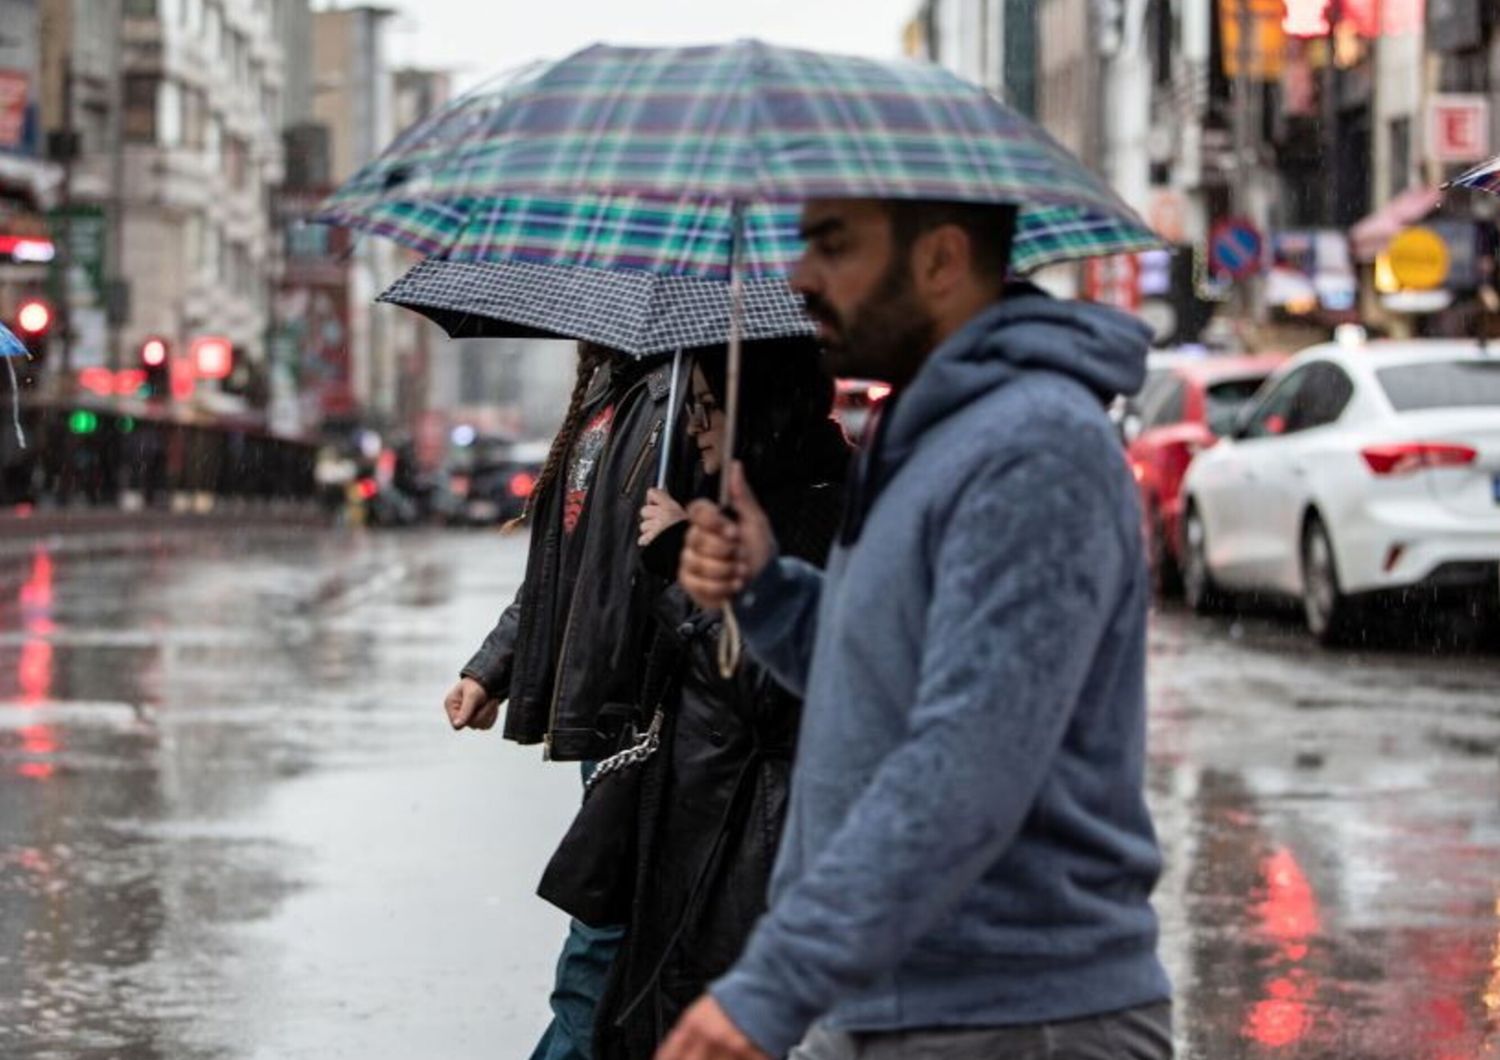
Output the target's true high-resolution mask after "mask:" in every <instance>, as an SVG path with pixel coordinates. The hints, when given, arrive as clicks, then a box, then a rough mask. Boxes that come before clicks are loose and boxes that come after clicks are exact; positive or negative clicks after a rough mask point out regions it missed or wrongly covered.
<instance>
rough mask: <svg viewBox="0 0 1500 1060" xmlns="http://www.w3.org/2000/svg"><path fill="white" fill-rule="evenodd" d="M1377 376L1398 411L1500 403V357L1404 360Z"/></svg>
mask: <svg viewBox="0 0 1500 1060" xmlns="http://www.w3.org/2000/svg"><path fill="white" fill-rule="evenodd" d="M1375 378H1377V379H1379V380H1380V386H1381V388H1382V389H1383V390H1385V395H1386V397H1388V398H1390V399H1391V405H1392V407H1394V408H1395V410H1396V411H1397V412H1421V411H1422V410H1424V409H1464V408H1493V407H1500V360H1494V361H1424V362H1423V363H1422V364H1403V365H1401V366H1400V367H1398V368H1382V369H1380V370H1379V371H1377V372H1376V373H1375Z"/></svg>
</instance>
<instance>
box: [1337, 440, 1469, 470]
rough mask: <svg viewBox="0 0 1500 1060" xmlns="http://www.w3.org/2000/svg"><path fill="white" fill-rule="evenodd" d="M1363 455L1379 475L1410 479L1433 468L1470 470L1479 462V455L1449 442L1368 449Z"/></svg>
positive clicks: (1400, 444) (1362, 451)
mask: <svg viewBox="0 0 1500 1060" xmlns="http://www.w3.org/2000/svg"><path fill="white" fill-rule="evenodd" d="M1359 455H1360V456H1362V457H1364V458H1365V463H1366V464H1368V465H1369V466H1370V470H1371V471H1373V472H1375V474H1377V475H1409V474H1411V473H1412V472H1413V471H1423V470H1426V469H1429V468H1439V467H1467V466H1468V465H1469V464H1472V463H1473V462H1474V461H1475V460H1477V459H1478V458H1479V451H1478V450H1476V449H1471V448H1469V447H1468V446H1467V445H1450V444H1448V443H1446V442H1400V443H1397V444H1394V445H1370V446H1366V447H1365V448H1363V449H1361V450H1360V451H1359Z"/></svg>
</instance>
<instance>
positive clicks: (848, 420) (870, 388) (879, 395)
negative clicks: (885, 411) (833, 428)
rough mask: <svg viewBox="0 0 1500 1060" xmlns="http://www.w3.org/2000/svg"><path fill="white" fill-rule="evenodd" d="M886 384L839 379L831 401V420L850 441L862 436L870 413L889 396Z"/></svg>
mask: <svg viewBox="0 0 1500 1060" xmlns="http://www.w3.org/2000/svg"><path fill="white" fill-rule="evenodd" d="M890 393H891V387H890V384H888V383H879V382H875V381H874V380H870V379H840V380H839V381H838V389H837V391H836V392H835V394H834V399H833V418H834V419H836V420H838V421H839V425H840V426H841V427H843V428H844V433H845V434H847V435H848V436H849V438H850V440H852V441H856V442H857V441H859V440H860V438H862V437H863V436H864V433H865V424H867V423H869V421H870V412H871V410H873V409H874V408H875V406H876V405H878V404H879V403H880V402H882V401H884V400H885V399H886V398H887V397H889V396H890Z"/></svg>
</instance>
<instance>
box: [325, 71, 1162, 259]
mask: <svg viewBox="0 0 1500 1060" xmlns="http://www.w3.org/2000/svg"><path fill="white" fill-rule="evenodd" d="M579 193H593V194H596V195H601V196H626V197H629V198H630V201H632V202H639V201H641V200H642V199H643V198H645V199H649V198H656V199H668V200H679V199H687V200H692V201H701V202H704V203H707V204H709V205H705V206H704V207H703V209H704V210H706V211H712V210H715V209H717V210H720V211H722V212H723V214H725V215H728V216H730V217H732V216H733V210H732V209H731V208H729V206H728V205H727V204H741V205H743V204H749V203H766V202H770V203H775V202H789V201H800V200H804V199H808V198H815V197H868V198H895V199H945V200H957V201H972V202H995V203H1014V204H1017V205H1019V206H1020V207H1021V224H1020V228H1021V230H1020V232H1019V233H1018V239H1017V243H1016V248H1015V255H1016V265H1017V268H1018V269H1019V270H1021V271H1025V270H1027V269H1030V268H1035V267H1038V266H1040V265H1044V264H1048V263H1050V262H1054V261H1061V260H1069V259H1077V258H1084V257H1092V256H1096V255H1100V254H1114V253H1122V252H1125V251H1130V250H1139V249H1143V248H1146V247H1150V246H1156V245H1157V242H1158V241H1157V240H1156V239H1155V237H1154V236H1153V235H1152V234H1151V232H1150V231H1149V230H1148V229H1147V228H1146V227H1145V225H1144V224H1142V223H1141V222H1140V220H1139V219H1138V218H1137V217H1136V216H1135V214H1134V213H1132V212H1131V210H1130V209H1129V207H1127V206H1126V205H1125V204H1124V203H1123V202H1122V201H1121V200H1120V199H1119V198H1118V196H1116V195H1115V194H1114V193H1113V192H1112V191H1110V189H1109V188H1108V187H1107V186H1106V185H1105V184H1104V183H1103V182H1102V181H1101V180H1099V179H1098V178H1097V177H1096V176H1094V175H1093V174H1092V173H1090V172H1089V171H1088V170H1087V169H1085V168H1084V167H1083V166H1081V165H1080V164H1079V163H1078V162H1077V161H1076V160H1075V159H1074V158H1073V157H1072V156H1071V155H1069V154H1068V153H1067V151H1065V150H1064V149H1063V148H1062V147H1060V146H1059V145H1058V144H1057V143H1056V142H1055V141H1054V140H1053V139H1052V138H1051V137H1050V136H1048V135H1047V134H1046V133H1045V132H1043V131H1042V130H1041V129H1039V128H1038V127H1036V126H1035V125H1033V124H1032V123H1031V122H1029V121H1027V120H1026V119H1025V118H1024V117H1022V116H1020V115H1019V114H1017V113H1015V112H1014V111H1012V110H1010V109H1009V108H1007V107H1006V106H1005V105H1004V104H1002V103H1000V102H999V101H998V100H996V99H995V98H994V97H993V96H991V95H989V94H988V93H986V92H985V91H984V90H983V89H981V88H978V87H977V86H975V85H972V84H969V83H968V82H966V81H963V80H961V79H959V78H958V77H956V76H954V75H953V74H950V73H948V72H947V71H945V70H942V69H940V68H938V67H934V66H927V65H920V64H914V63H905V62H900V63H888V62H878V61H875V60H871V59H861V58H852V57H845V56H831V55H824V54H820V53H816V52H807V51H799V50H795V49H788V48H778V47H774V46H771V45H767V44H762V43H760V42H758V41H741V42H737V43H734V44H729V45H722V46H715V47H702V48H614V47H608V46H604V45H596V46H594V47H592V48H587V49H585V50H583V51H581V52H579V53H577V54H575V55H573V56H570V57H569V58H567V59H563V60H561V61H560V62H557V63H553V64H550V65H546V66H540V67H532V68H529V69H528V70H526V71H525V72H523V73H522V74H519V75H513V76H509V77H507V78H506V79H504V80H503V81H502V82H501V83H499V84H498V85H495V86H489V87H486V88H484V89H481V90H479V91H477V92H476V93H473V94H471V95H469V96H465V97H463V98H462V99H460V100H458V101H456V102H455V103H454V104H452V105H450V106H449V107H448V108H445V109H444V110H442V111H439V112H438V113H437V114H436V115H434V116H433V117H432V118H430V119H428V120H427V121H425V122H423V123H420V124H419V125H418V126H416V127H414V128H413V129H412V130H410V131H409V132H407V133H406V134H404V135H403V136H402V137H401V138H400V139H398V140H397V141H396V143H395V144H393V145H392V146H391V148H390V149H389V150H388V151H387V152H386V153H385V154H383V155H382V156H381V157H380V158H378V159H376V160H375V161H374V162H372V163H370V164H369V165H368V166H366V167H365V168H364V169H362V170H361V171H360V172H359V173H357V174H356V175H355V176H354V177H353V178H351V179H350V181H349V182H348V183H346V184H345V185H344V186H343V187H341V188H340V189H339V190H338V191H337V192H336V193H335V194H334V195H333V197H332V198H331V199H330V200H329V201H328V203H327V204H326V207H325V209H324V211H323V212H322V213H321V214H320V218H319V219H322V220H329V221H333V222H335V223H343V224H355V225H357V226H359V227H363V228H367V229H369V230H372V231H380V232H383V233H384V234H387V235H391V236H394V237H396V238H400V239H402V240H403V241H407V242H411V243H412V245H419V246H424V249H431V248H432V246H433V245H434V244H435V243H437V244H442V245H443V246H444V249H446V247H447V246H448V245H450V244H451V243H452V242H453V240H455V239H458V238H460V236H461V230H462V229H467V228H468V227H469V223H468V220H467V218H469V217H471V216H472V215H473V213H474V211H475V210H476V209H482V210H491V211H493V210H499V211H501V212H502V213H503V214H504V215H505V216H507V217H509V216H517V215H518V214H517V211H519V215H520V216H525V215H527V214H528V213H529V212H531V207H530V206H529V205H528V201H527V200H526V199H525V197H526V196H529V195H543V196H550V197H552V198H553V199H555V198H556V197H557V196H560V195H563V196H570V195H575V194H579ZM518 199H519V200H520V202H519V203H518V202H517V200H518ZM714 203H717V204H719V205H717V206H714V205H712V204H714ZM752 213H753V211H752V210H749V209H747V210H746V227H747V231H746V232H745V250H746V252H747V255H748V256H749V257H750V258H752V259H753V257H754V232H755V221H754V218H753V216H751V214H752ZM460 217H462V218H465V220H460V219H459V218H460ZM726 227H729V228H732V223H731V224H729V225H727V226H726ZM481 230H482V228H481ZM501 246H502V247H503V243H502V244H501ZM719 246H720V248H721V249H720V254H719V256H718V257H717V258H714V257H712V256H709V255H705V254H703V253H698V252H695V253H693V254H690V255H687V256H686V259H685V261H686V263H687V267H686V268H682V267H681V264H680V263H679V269H678V271H686V272H691V273H692V274H696V275H707V276H711V275H713V274H714V273H713V271H712V270H713V269H715V268H717V269H720V270H722V269H723V268H725V266H726V260H725V256H724V254H723V249H724V247H725V243H724V241H722V240H721V241H720V242H719ZM553 250H554V251H559V252H561V253H564V254H566V253H573V252H576V250H577V248H576V247H571V248H570V247H569V246H567V245H566V244H564V245H562V246H561V247H560V248H559V247H554V248H553ZM780 260H781V263H782V265H783V266H784V263H785V260H786V255H785V254H784V253H783V254H782V255H781V258H780ZM553 262H554V263H563V261H562V260H561V259H557V258H554V259H553Z"/></svg>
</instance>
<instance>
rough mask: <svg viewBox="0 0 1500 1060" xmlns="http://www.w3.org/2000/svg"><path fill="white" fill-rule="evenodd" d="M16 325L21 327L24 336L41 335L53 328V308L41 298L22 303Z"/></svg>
mask: <svg viewBox="0 0 1500 1060" xmlns="http://www.w3.org/2000/svg"><path fill="white" fill-rule="evenodd" d="M16 323H17V324H19V325H20V326H21V331H22V332H23V333H24V334H27V335H40V334H41V333H42V332H44V331H46V330H47V329H48V328H50V327H51V326H52V307H51V306H49V305H48V304H47V303H46V302H43V301H42V300H41V299H40V298H33V299H31V300H30V301H27V302H22V303H21V309H20V312H18V313H17V314H16Z"/></svg>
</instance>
